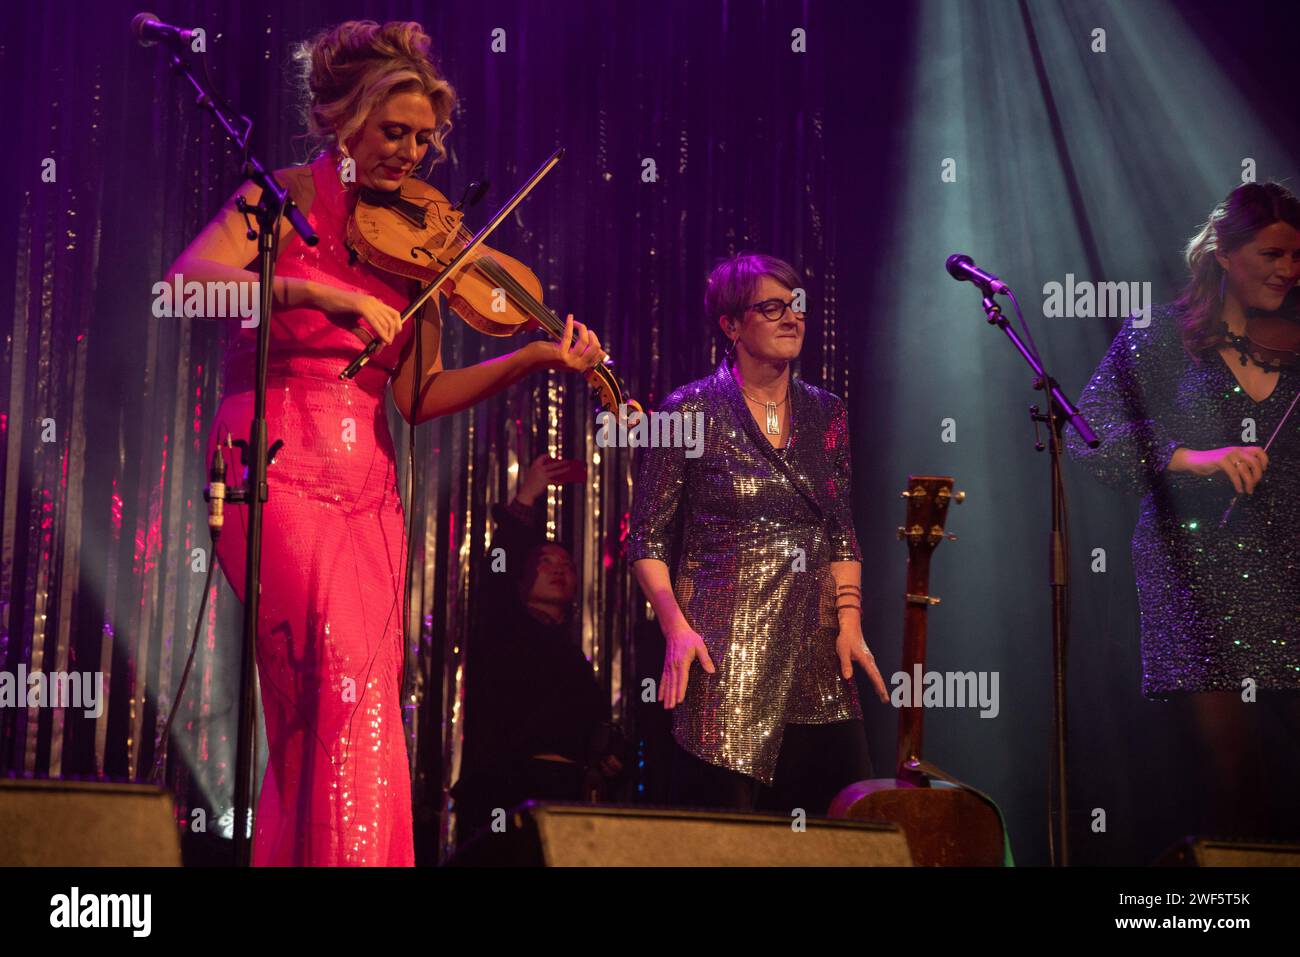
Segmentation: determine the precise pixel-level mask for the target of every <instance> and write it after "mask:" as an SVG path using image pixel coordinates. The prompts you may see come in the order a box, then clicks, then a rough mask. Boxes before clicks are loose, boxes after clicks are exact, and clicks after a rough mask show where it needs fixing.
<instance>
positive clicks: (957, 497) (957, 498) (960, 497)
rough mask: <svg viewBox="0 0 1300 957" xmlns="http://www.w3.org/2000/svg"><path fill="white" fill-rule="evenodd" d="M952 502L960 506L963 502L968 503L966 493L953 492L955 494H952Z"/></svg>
mask: <svg viewBox="0 0 1300 957" xmlns="http://www.w3.org/2000/svg"><path fill="white" fill-rule="evenodd" d="M952 500H953V501H954V502H956V503H957V504H958V505H960V504H961V503H962V502H964V501H966V493H965V492H953V493H952Z"/></svg>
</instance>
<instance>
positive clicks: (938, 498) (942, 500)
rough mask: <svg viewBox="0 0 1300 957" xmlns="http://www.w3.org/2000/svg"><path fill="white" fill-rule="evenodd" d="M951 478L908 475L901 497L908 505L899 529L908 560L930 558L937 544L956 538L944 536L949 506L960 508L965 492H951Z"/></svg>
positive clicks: (947, 476) (945, 476)
mask: <svg viewBox="0 0 1300 957" xmlns="http://www.w3.org/2000/svg"><path fill="white" fill-rule="evenodd" d="M952 484H953V480H952V476H950V475H909V476H908V477H907V491H905V492H903V493H902V496H903V498H904V500H906V502H907V510H906V515H905V516H904V524H902V525H900V526H899V527H898V537H899V538H900V539H905V540H906V541H907V550H908V553H909V555H910V557H911V558H913V559H920V558H927V559H928V558H929V555H930V553H931V552H933V551H934V550H935V549H936V548H938V547H939V543H940V542H941V541H943V540H944V538H945V537H946V538H948V539H949V540H950V541H952V540H955V539H956V538H957V536H956V535H953V534H951V533H945V532H944V525H945V523H946V522H947V520H948V506H949V505H951V504H952V503H953V502H956V503H957V504H958V505H960V504H961V503H962V502H964V501H965V500H966V493H965V492H954V491H953V490H952Z"/></svg>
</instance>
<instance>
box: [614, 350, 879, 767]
mask: <svg viewBox="0 0 1300 957" xmlns="http://www.w3.org/2000/svg"><path fill="white" fill-rule="evenodd" d="M788 408H789V410H790V416H791V437H790V441H789V443H788V444H787V445H786V447H785V448H783V449H777V448H774V447H773V446H772V444H771V443H770V442H769V441H768V440H767V438H766V437H765V436H764V434H763V432H762V431H761V430H760V428H759V425H758V423H757V422H755V420H754V417H753V416H752V415H751V414H750V412H749V409H748V407H747V406H746V404H745V399H744V397H743V396H742V395H741V392H740V387H739V386H738V384H737V383H736V380H735V378H734V377H733V375H732V372H731V369H730V367H729V366H728V364H727V361H726V360H725V359H724V360H723V361H722V362H721V363H720V364H719V365H718V368H717V370H716V371H715V372H714V373H713V375H711V376H708V377H707V378H704V379H700V380H698V381H696V382H692V383H690V384H689V385H686V386H683V387H682V388H680V389H678V390H677V391H676V392H673V393H672V394H671V395H670V396H668V398H667V399H666V400H665V402H664V403H663V405H662V407H661V408H660V409H658V410H655V412H656V414H657V415H661V416H662V415H671V414H672V413H680V414H681V415H682V416H683V417H686V416H690V417H692V421H693V422H698V423H699V424H700V426H701V428H702V439H703V442H702V445H701V446H699V447H698V448H699V452H700V454H698V455H697V456H694V457H692V456H691V455H688V454H687V452H688V451H689V450H688V449H686V448H681V447H651V448H643V449H641V450H640V452H639V455H640V456H641V459H640V465H639V470H638V474H637V481H636V486H635V490H634V491H635V495H634V500H633V507H632V520H631V529H630V534H629V552H628V555H629V560H631V561H634V562H635V561H638V560H640V559H645V558H655V559H659V560H661V561H664V562H665V563H670V571H671V573H672V581H673V591H674V593H675V594H676V596H677V602H678V604H679V605H680V607H681V609H682V613H683V614H684V615H685V617H686V621H687V622H688V623H689V624H690V626H691V627H692V628H694V629H695V631H697V632H698V633H699V634H700V636H701V638H703V640H704V643H705V645H706V646H707V647H708V649H709V656H710V658H711V659H712V660H713V663H714V666H715V667H716V669H717V671H716V673H715V674H712V675H710V674H708V673H706V672H705V671H704V670H703V669H702V668H701V667H700V666H699V665H698V664H695V665H692V667H691V675H690V681H689V684H688V686H687V693H686V700H685V701H684V702H683V703H682V704H680V705H679V706H678V707H677V708H676V709H674V713H673V734H674V737H675V738H676V739H677V742H678V744H680V745H681V746H682V747H683V748H685V749H686V750H687V751H689V752H690V753H692V754H694V755H695V756H696V757H698V758H701V759H702V760H705V761H707V762H709V763H711V764H716V765H720V766H722V767H725V768H730V769H732V770H734V771H738V772H741V773H743V774H746V775H749V776H751V777H754V778H757V779H758V780H760V781H762V782H764V783H767V784H770V783H771V781H772V777H773V773H774V771H775V770H776V760H777V755H778V753H779V752H780V749H781V738H782V734H783V732H784V730H785V726H786V725H787V724H825V723H829V722H833V721H844V720H848V719H851V718H861V715H862V711H861V708H860V705H859V703H858V696H857V691H856V688H855V686H854V683H853V681H851V680H845V679H844V678H842V677H841V676H840V673H839V662H838V659H837V658H836V655H835V639H836V636H837V634H838V630H839V626H838V621H837V617H836V611H835V580H834V578H833V577H832V575H831V569H830V563H831V562H834V561H861V552H860V550H859V549H858V542H857V536H856V535H855V533H854V530H853V517H852V513H851V509H850V504H849V488H850V485H849V479H850V464H849V462H850V456H849V433H848V415H847V410H846V408H845V406H844V403H843V401H841V400H840V399H839V397H838V396H835V395H833V394H831V393H830V392H826V391H825V390H823V389H819V388H816V387H815V386H811V385H809V384H808V383H806V382H804V381H803V380H801V379H799V378H798V377H796V376H791V380H790V403H789V407H788ZM664 421H666V420H664ZM652 432H657V433H658V434H663V433H662V430H653V429H652ZM672 563H675V567H674V564H672Z"/></svg>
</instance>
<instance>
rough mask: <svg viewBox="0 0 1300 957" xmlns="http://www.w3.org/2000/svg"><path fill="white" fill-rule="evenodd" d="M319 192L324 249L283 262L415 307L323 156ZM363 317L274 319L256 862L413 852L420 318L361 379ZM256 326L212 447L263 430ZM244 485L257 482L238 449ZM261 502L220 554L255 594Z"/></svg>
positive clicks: (239, 587)
mask: <svg viewBox="0 0 1300 957" xmlns="http://www.w3.org/2000/svg"><path fill="white" fill-rule="evenodd" d="M311 173H312V179H313V181H314V183H315V190H316V195H315V198H314V200H313V201H312V204H311V207H310V210H309V212H308V219H309V220H310V221H311V224H312V226H313V227H314V228H315V229H316V231H317V233H318V234H319V236H320V243H319V244H318V245H317V246H316V247H315V248H314V249H313V248H309V247H308V246H307V245H306V244H305V243H304V242H303V241H302V240H301V239H300V238H299V237H298V235H297V234H296V233H295V234H293V235H292V238H289V239H286V240H285V241H286V242H287V243H288V245H287V246H286V247H284V249H283V252H282V254H281V255H280V258H279V260H278V262H277V264H276V275H277V276H297V277H301V278H305V279H313V280H319V281H322V282H328V283H332V284H334V285H338V286H343V287H345V288H350V289H354V290H357V291H361V292H366V293H369V294H370V295H373V296H375V297H376V298H378V299H381V300H383V301H384V302H386V303H388V304H389V305H391V306H393V307H394V308H397V309H402V308H404V307H405V306H406V303H407V301H408V297H407V296H406V294H405V292H404V290H405V288H406V287H405V281H404V280H400V279H398V278H397V277H391V278H390V277H387V276H386V275H383V274H380V273H379V272H378V271H376V270H374V269H372V268H371V267H369V266H366V265H365V264H363V263H357V264H350V263H349V256H348V250H347V248H346V246H345V245H344V241H345V237H346V231H345V225H346V222H347V217H348V213H349V210H350V208H351V207H350V203H349V200H348V196H347V194H346V193H345V191H344V189H343V187H342V184H341V183H340V182H339V179H338V176H337V174H336V172H335V168H334V165H333V158H332V157H331V156H330V155H329V154H325V155H324V156H322V157H321V158H320V159H318V160H317V161H316V162H315V163H313V164H312V166H311ZM354 322H355V317H350V318H348V317H341V316H336V317H333V318H331V317H330V316H327V315H326V314H325V313H322V312H319V311H317V310H315V309H305V308H299V309H287V310H282V311H277V312H276V313H275V314H274V316H273V317H272V319H271V346H270V371H269V374H268V389H267V425H268V432H267V435H268V444H270V443H273V442H274V441H275V440H276V439H283V440H284V446H283V447H282V448H281V449H280V450H279V452H278V453H277V454H276V456H275V461H274V463H273V464H272V465H271V466H270V468H269V472H268V479H267V484H268V488H269V498H268V500H267V502H266V506H265V511H264V513H263V514H264V524H263V535H262V590H261V594H262V600H261V606H260V611H259V615H258V630H257V669H258V677H259V680H260V685H261V695H262V706H263V712H264V715H265V721H266V736H267V741H268V743H269V758H268V767H267V773H266V776H265V780H264V782H263V785H262V791H261V796H260V798H259V799H258V802H257V815H256V829H255V837H254V844H253V863H254V864H255V865H389V866H392V865H406V866H409V865H412V864H414V849H413V844H412V832H411V790H410V775H409V768H408V763H407V752H406V747H405V741H404V739H403V735H402V723H401V711H400V707H401V705H400V690H399V684H400V673H401V668H402V659H401V652H402V647H403V644H402V628H403V622H404V620H405V619H404V614H403V607H402V595H403V586H404V576H405V567H406V540H405V525H404V518H403V510H402V503H401V500H400V498H399V497H398V489H397V475H396V468H395V465H394V452H393V441H392V437H391V436H390V434H389V431H388V422H387V415H386V406H387V403H386V399H385V392H386V390H387V387H388V381H389V379H390V377H391V375H392V372H393V370H394V368H395V367H396V365H397V357H398V354H399V353H400V351H401V347H402V346H403V345H404V344H405V342H406V340H407V339H408V338H409V337H410V334H411V328H412V326H413V325H414V323H413V322H408V323H406V324H405V326H404V328H403V330H402V332H401V334H400V335H399V336H398V338H397V340H396V341H395V342H393V343H392V344H390V345H388V346H386V347H384V348H383V349H382V350H380V351H379V352H378V353H376V355H375V356H374V358H373V360H372V361H371V362H370V363H369V364H368V365H367V366H366V367H365V368H364V369H362V371H361V372H360V373H359V374H358V375H357V377H356V378H355V379H353V380H352V381H350V382H348V381H340V380H339V377H338V375H339V371H340V370H341V369H342V368H343V367H344V366H345V365H346V364H347V363H348V361H349V360H350V359H351V358H352V357H353V356H355V355H356V353H357V351H358V350H359V349H360V348H361V346H362V343H361V340H360V339H358V338H357V337H356V336H355V335H354V334H353V333H352V332H351V331H349V328H350V326H351V325H352V323H354ZM256 333H257V330H256V329H241V330H240V331H239V333H238V335H237V336H236V338H235V339H234V340H233V341H232V343H231V345H230V347H229V348H228V350H227V352H226V357H225V374H224V390H223V401H222V403H221V406H220V408H219V409H218V411H217V415H216V419H215V422H214V426H213V429H212V431H211V432H210V434H209V439H208V460H209V461H210V460H211V455H212V449H213V448H214V446H215V445H216V443H217V442H218V441H224V438H225V436H226V435H227V433H230V434H232V435H233V437H234V438H236V439H239V438H245V439H246V438H247V436H248V434H249V422H250V420H251V418H252V414H253V394H252V387H253V372H254V363H255V355H256V353H255V346H256ZM226 467H227V473H228V476H229V478H228V481H230V482H232V483H234V482H237V481H242V478H243V475H244V471H245V467H244V465H243V464H242V463H241V461H240V456H239V450H238V448H236V449H233V450H227V451H226ZM247 518H248V515H247V507H246V506H242V505H241V506H228V507H227V519H226V524H225V531H224V533H223V535H222V536H221V538H219V539H218V544H217V556H218V558H219V560H220V563H221V567H222V570H223V571H224V572H225V574H226V578H227V580H228V581H229V582H230V584H231V586H232V587H233V588H234V590H235V593H236V595H238V596H239V599H240V600H241V601H242V600H243V597H244V595H243V592H244V550H245V542H246V536H247Z"/></svg>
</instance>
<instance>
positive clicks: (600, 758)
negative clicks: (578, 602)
mask: <svg viewBox="0 0 1300 957" xmlns="http://www.w3.org/2000/svg"><path fill="white" fill-rule="evenodd" d="M585 481H586V466H585V465H584V464H583V463H582V462H579V461H575V460H563V459H553V458H551V457H550V456H545V455H543V456H540V457H538V458H537V459H535V460H534V461H533V463H532V465H531V466H530V467H529V469H528V471H527V473H526V474H525V476H524V478H523V481H522V482H521V483H520V485H519V491H518V493H517V494H516V496H515V498H514V499H513V500H512V501H511V502H510V503H509V504H508V505H496V506H493V510H492V514H493V518H494V519H495V521H496V528H495V531H494V533H493V536H492V544H491V546H490V547H489V548H488V554H487V556H486V558H485V560H484V563H483V566H482V568H481V569H480V574H479V579H478V581H479V586H478V588H477V591H476V593H475V598H476V600H477V606H476V609H475V622H476V625H475V627H474V629H473V632H472V634H471V641H470V644H469V647H468V649H467V659H468V660H467V674H466V689H465V744H464V752H463V756H462V762H461V775H460V780H459V781H458V782H457V783H456V785H455V787H454V788H453V789H452V795H453V797H454V798H455V801H456V819H457V835H458V843H461V842H463V841H464V840H465V839H467V838H468V837H469V836H470V835H472V834H473V833H474V832H475V831H477V830H478V829H480V828H483V827H487V826H489V825H490V824H491V823H492V815H493V812H494V810H495V809H497V808H501V809H502V810H509V809H510V808H512V807H514V806H515V805H518V804H522V803H523V802H524V801H527V800H561V801H579V800H599V799H601V798H602V796H603V792H604V783H605V781H606V780H607V779H609V778H613V777H615V776H617V775H618V774H619V773H620V772H621V770H622V764H621V762H620V760H619V758H618V754H617V752H618V751H619V748H618V746H617V741H616V740H615V739H616V737H617V736H616V735H611V732H610V725H609V719H610V708H609V702H608V700H606V697H605V693H604V691H603V689H602V687H601V685H600V683H599V682H598V681H597V680H596V678H595V675H594V674H593V673H592V670H591V664H590V662H588V661H587V658H586V656H585V655H584V654H583V653H582V651H581V649H580V648H579V646H578V645H577V643H576V642H575V641H574V635H573V627H572V626H573V618H574V608H575V598H576V595H577V590H578V581H577V569H576V568H575V566H574V563H573V559H572V557H571V556H570V555H569V552H568V550H567V549H566V548H565V547H564V546H563V545H560V544H558V543H556V542H548V541H546V539H545V536H544V535H543V534H542V533H541V531H540V530H539V528H538V526H539V524H540V523H539V520H538V516H537V514H536V511H535V505H536V502H537V500H538V498H539V497H540V496H541V495H542V493H544V492H545V491H546V488H547V486H548V485H558V484H562V483H569V482H576V483H581V482H585Z"/></svg>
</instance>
